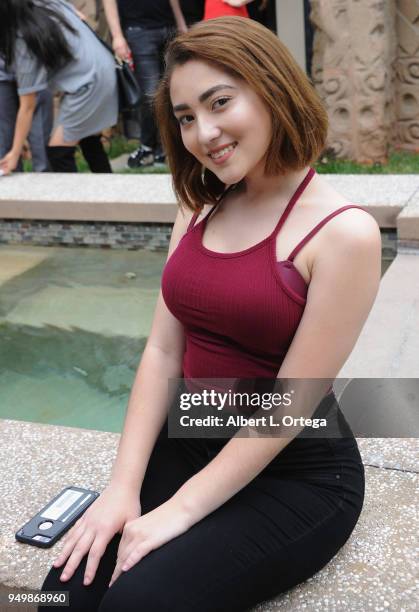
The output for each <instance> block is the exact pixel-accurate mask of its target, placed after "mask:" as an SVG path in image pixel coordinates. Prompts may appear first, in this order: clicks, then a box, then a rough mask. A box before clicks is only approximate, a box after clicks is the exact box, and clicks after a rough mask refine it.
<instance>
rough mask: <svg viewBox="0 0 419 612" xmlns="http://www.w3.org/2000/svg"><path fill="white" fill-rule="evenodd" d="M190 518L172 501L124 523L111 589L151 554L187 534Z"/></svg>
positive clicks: (173, 499)
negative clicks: (123, 573)
mask: <svg viewBox="0 0 419 612" xmlns="http://www.w3.org/2000/svg"><path fill="white" fill-rule="evenodd" d="M191 525H192V522H191V520H190V517H189V516H188V514H187V512H186V511H185V509H184V508H183V507H182V505H181V504H180V502H179V501H178V500H177V499H176V498H174V497H173V498H171V499H169V500H168V501H167V502H165V503H164V504H162V505H161V506H158V507H157V508H155V510H152V511H151V512H148V513H147V514H144V515H143V516H140V517H139V518H137V519H134V520H133V521H128V522H127V523H125V527H124V529H123V532H122V538H121V541H120V543H119V548H118V557H117V562H116V566H115V569H114V572H113V574H112V578H111V581H110V583H109V586H111V585H112V584H113V583H114V582H115V580H117V578H118V577H119V576H120V575H121V573H122V572H126V571H127V570H129V569H131V568H132V567H133V565H135V564H136V563H138V561H141V559H142V558H143V557H145V556H146V555H148V553H149V552H151V551H152V550H155V549H156V548H159V547H160V546H162V545H163V544H166V542H169V541H170V540H173V538H176V537H177V536H178V535H180V534H182V533H184V532H185V531H187V530H188V529H189V528H190V527H191Z"/></svg>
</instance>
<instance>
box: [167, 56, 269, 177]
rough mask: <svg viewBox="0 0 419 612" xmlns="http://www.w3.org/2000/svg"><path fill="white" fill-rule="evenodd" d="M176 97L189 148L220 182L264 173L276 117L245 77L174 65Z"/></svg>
mask: <svg viewBox="0 0 419 612" xmlns="http://www.w3.org/2000/svg"><path fill="white" fill-rule="evenodd" d="M170 98H171V101H172V106H173V112H174V114H175V116H176V119H177V120H178V122H179V128H180V132H181V135H182V140H183V144H184V145H185V148H186V149H187V150H188V151H189V152H190V153H191V154H192V155H194V157H196V159H197V160H198V161H200V162H201V163H202V164H203V165H204V166H205V167H206V168H208V169H209V170H211V171H212V172H213V173H214V174H215V175H216V176H217V177H218V178H219V179H220V181H222V182H223V183H225V184H227V185H231V184H233V183H238V182H239V181H241V180H242V179H243V178H245V177H246V176H250V175H259V173H260V176H263V169H264V161H265V155H266V152H267V149H268V146H269V143H270V140H271V129H272V123H271V117H270V114H269V111H268V110H267V108H266V106H265V104H264V102H263V101H262V99H261V98H260V97H259V96H258V95H257V94H256V93H255V91H253V89H251V88H250V87H249V85H247V83H245V81H244V80H242V79H238V78H235V77H233V76H231V75H229V74H228V73H227V72H224V71H223V70H221V69H219V68H217V67H215V66H214V65H212V64H209V63H206V62H203V61H200V60H189V61H188V62H186V64H183V65H182V66H176V68H175V69H174V71H173V73H172V78H171V81H170Z"/></svg>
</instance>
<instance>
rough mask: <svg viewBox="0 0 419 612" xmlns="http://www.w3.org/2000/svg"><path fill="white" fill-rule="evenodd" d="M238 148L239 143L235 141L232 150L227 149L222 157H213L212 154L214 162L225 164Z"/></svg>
mask: <svg viewBox="0 0 419 612" xmlns="http://www.w3.org/2000/svg"><path fill="white" fill-rule="evenodd" d="M236 148H237V143H235V145H234V147H233V148H232V149H231V150H230V151H227V152H226V153H224V155H222V156H221V157H217V158H214V157H212V156H211V155H210V157H211V160H212V161H213V162H214V164H217V166H218V165H219V164H224V162H226V161H227V160H228V159H230V157H231V156H232V155H233V153H234V151H235V150H236Z"/></svg>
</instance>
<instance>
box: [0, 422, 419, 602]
mask: <svg viewBox="0 0 419 612" xmlns="http://www.w3.org/2000/svg"><path fill="white" fill-rule="evenodd" d="M118 439H119V436H118V435H117V434H112V433H106V432H98V431H87V430H83V429H75V428H67V427H57V426H53V425H40V424H35V423H26V422H19V421H11V420H3V421H0V466H1V467H0V477H1V478H0V483H1V484H0V488H1V489H0V490H1V499H2V501H3V512H2V514H1V519H0V559H1V561H0V591H2V592H5V591H7V590H8V589H11V588H16V589H20V590H24V589H37V588H40V586H41V585H42V581H43V579H44V577H45V575H46V573H47V571H48V569H49V567H50V566H51V564H52V561H53V559H55V557H56V556H57V555H58V552H59V551H60V550H61V548H62V541H60V542H58V543H57V544H56V545H55V546H54V547H53V548H52V549H45V550H43V549H39V548H35V547H31V546H27V545H25V544H20V543H18V542H16V541H15V539H14V533H15V531H16V530H17V529H18V528H19V527H20V526H21V525H22V524H23V523H24V522H25V521H26V520H28V518H30V516H32V515H33V514H34V513H35V512H36V511H37V510H39V508H41V507H42V505H44V504H45V503H46V502H47V501H48V500H49V499H50V498H51V497H52V496H53V495H55V494H56V493H58V492H59V491H60V490H61V489H62V488H63V487H65V486H68V485H70V484H74V485H79V486H83V487H89V488H93V489H96V490H99V491H101V490H102V489H103V487H104V486H105V484H106V483H107V481H108V478H109V474H110V470H111V465H112V462H113V460H114V457H115V453H116V448H117V444H118ZM379 442H380V443H379V444H377V441H375V440H360V441H359V445H360V450H361V453H362V456H363V460H364V463H365V464H366V498H365V504H364V508H363V511H362V514H361V517H360V520H359V522H358V524H357V526H356V528H355V530H354V532H353V533H352V535H351V537H350V539H349V541H348V542H347V543H346V544H345V546H344V547H343V548H342V549H341V550H340V551H339V553H338V554H337V555H336V557H335V558H334V559H332V561H331V562H330V563H329V564H328V565H327V566H326V567H325V568H323V569H322V570H321V571H320V572H318V573H317V574H316V575H315V576H313V577H312V578H310V579H309V580H307V581H306V582H304V583H302V584H301V585H298V586H297V587H296V588H294V589H291V590H290V591H288V592H287V593H284V594H283V595H280V596H279V597H278V598H276V599H275V600H273V601H271V602H266V603H264V604H262V605H261V606H258V608H257V610H259V612H262V611H263V612H268V611H273V610H282V611H290V612H291V611H292V612H296V611H302V610H316V611H319V612H320V611H323V610H328V611H330V612H331V611H339V612H364V611H365V610H369V609H375V610H377V609H379V610H384V609H388V610H405V611H409V610H416V609H417V603H418V602H417V601H415V599H414V585H415V572H416V568H415V565H414V563H415V561H414V534H415V533H416V532H417V492H418V489H417V474H415V473H414V472H412V471H410V470H411V468H412V464H411V461H412V458H413V457H414V456H415V452H416V453H417V441H416V440H409V439H406V440H381V441H379ZM395 448H396V449H397V453H398V456H397V461H398V465H399V466H400V469H393V468H394V464H391V461H392V457H393V452H394V449H395ZM371 459H373V462H372V463H371V466H369V465H368V464H369V461H370V460H371ZM389 461H390V463H389ZM377 464H379V467H373V466H377ZM384 499H385V500H386V503H383V500H384ZM63 588H64V589H65V587H63ZM20 609H21V608H20Z"/></svg>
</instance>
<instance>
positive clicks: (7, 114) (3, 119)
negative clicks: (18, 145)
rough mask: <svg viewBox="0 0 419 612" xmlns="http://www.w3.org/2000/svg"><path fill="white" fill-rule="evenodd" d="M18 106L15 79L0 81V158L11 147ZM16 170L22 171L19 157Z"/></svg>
mask: <svg viewBox="0 0 419 612" xmlns="http://www.w3.org/2000/svg"><path fill="white" fill-rule="evenodd" d="M18 108H19V97H18V95H17V89H16V83H15V81H0V159H1V158H2V157H4V156H5V155H6V154H7V153H8V152H9V151H10V149H11V148H12V145H13V136H14V132H15V124H16V115H17V111H18ZM16 171H18V172H20V171H22V160H21V159H20V160H19V164H18V166H17V168H16Z"/></svg>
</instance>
